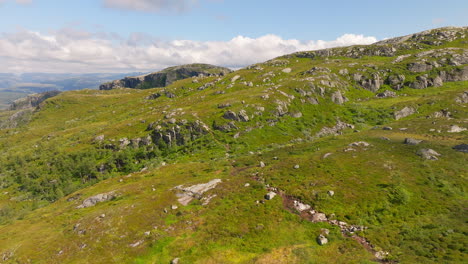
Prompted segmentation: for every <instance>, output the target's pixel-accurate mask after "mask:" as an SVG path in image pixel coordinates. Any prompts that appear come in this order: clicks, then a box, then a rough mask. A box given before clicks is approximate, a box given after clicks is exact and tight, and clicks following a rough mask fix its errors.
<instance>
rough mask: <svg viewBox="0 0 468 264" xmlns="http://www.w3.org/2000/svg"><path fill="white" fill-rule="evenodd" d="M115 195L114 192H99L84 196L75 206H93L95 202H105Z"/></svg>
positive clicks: (78, 207)
mask: <svg viewBox="0 0 468 264" xmlns="http://www.w3.org/2000/svg"><path fill="white" fill-rule="evenodd" d="M115 197H116V195H115V193H114V192H108V193H100V194H97V195H94V196H91V197H89V198H86V199H85V200H84V201H83V203H82V204H80V205H79V206H77V207H76V208H77V209H80V208H87V207H91V206H95V205H96V204H97V203H100V202H105V201H108V200H111V199H114V198H115Z"/></svg>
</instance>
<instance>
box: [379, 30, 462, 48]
mask: <svg viewBox="0 0 468 264" xmlns="http://www.w3.org/2000/svg"><path fill="white" fill-rule="evenodd" d="M467 31H468V27H444V28H437V29H431V30H426V31H422V32H419V33H415V34H411V35H407V36H403V37H397V38H391V39H386V40H382V41H379V42H377V43H375V44H376V45H388V44H401V43H405V42H413V43H423V44H428V45H433V46H439V45H442V44H443V43H446V42H450V41H454V40H456V39H460V38H463V37H464V36H465V34H466V32H467Z"/></svg>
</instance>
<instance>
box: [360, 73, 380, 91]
mask: <svg viewBox="0 0 468 264" xmlns="http://www.w3.org/2000/svg"><path fill="white" fill-rule="evenodd" d="M353 79H354V80H355V81H356V82H357V83H358V84H359V85H360V86H362V87H363V88H364V89H366V90H369V91H371V92H377V90H379V89H380V86H382V85H383V84H384V80H383V79H382V78H380V75H379V74H377V73H374V74H372V76H371V77H370V78H365V77H364V76H362V75H361V74H354V75H353Z"/></svg>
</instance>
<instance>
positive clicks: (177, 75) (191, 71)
mask: <svg viewBox="0 0 468 264" xmlns="http://www.w3.org/2000/svg"><path fill="white" fill-rule="evenodd" d="M230 72H231V70H230V69H228V68H223V67H218V66H213V65H209V64H187V65H181V66H176V67H170V68H166V69H164V70H162V71H159V72H153V73H149V74H145V75H140V76H135V77H125V78H123V79H121V80H116V81H112V82H108V83H104V84H102V85H101V86H99V90H111V89H115V88H135V89H148V88H154V87H165V86H168V85H170V84H171V83H173V82H175V81H178V80H182V79H186V78H190V77H194V76H224V75H226V74H228V73H230Z"/></svg>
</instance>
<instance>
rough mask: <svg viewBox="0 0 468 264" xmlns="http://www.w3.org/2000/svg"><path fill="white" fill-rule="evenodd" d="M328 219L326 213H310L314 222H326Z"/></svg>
mask: <svg viewBox="0 0 468 264" xmlns="http://www.w3.org/2000/svg"><path fill="white" fill-rule="evenodd" d="M327 220H328V219H327V215H325V214H324V213H314V214H312V222H314V223H316V222H326V221H327Z"/></svg>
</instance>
